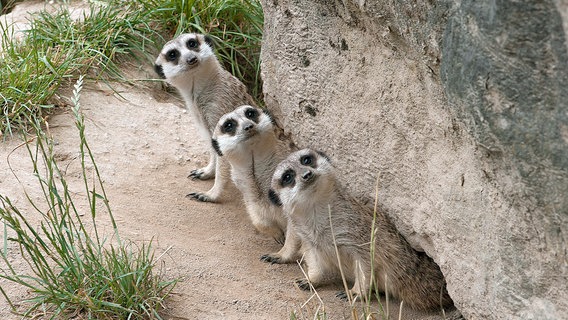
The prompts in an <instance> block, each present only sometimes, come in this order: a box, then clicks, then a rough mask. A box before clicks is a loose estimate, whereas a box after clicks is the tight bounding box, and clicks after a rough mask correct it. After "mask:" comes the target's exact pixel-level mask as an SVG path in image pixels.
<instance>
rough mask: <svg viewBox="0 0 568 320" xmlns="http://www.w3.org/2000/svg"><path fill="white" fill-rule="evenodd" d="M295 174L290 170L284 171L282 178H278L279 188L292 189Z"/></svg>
mask: <svg viewBox="0 0 568 320" xmlns="http://www.w3.org/2000/svg"><path fill="white" fill-rule="evenodd" d="M295 178H296V172H294V170H292V169H288V170H286V171H285V172H284V173H283V174H282V177H280V186H282V187H288V186H290V187H293V186H294V184H295Z"/></svg>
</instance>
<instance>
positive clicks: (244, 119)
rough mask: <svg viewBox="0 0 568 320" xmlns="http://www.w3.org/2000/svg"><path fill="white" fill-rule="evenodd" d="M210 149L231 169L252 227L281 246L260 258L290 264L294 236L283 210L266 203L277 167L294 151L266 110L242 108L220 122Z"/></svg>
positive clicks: (293, 257) (294, 251)
mask: <svg viewBox="0 0 568 320" xmlns="http://www.w3.org/2000/svg"><path fill="white" fill-rule="evenodd" d="M211 142H212V145H213V148H214V149H215V150H216V151H217V154H218V155H219V157H221V158H222V159H225V160H226V161H228V162H229V164H230V166H231V178H232V180H233V182H234V183H235V186H237V188H238V189H239V190H240V191H241V193H242V195H243V200H244V203H245V206H246V209H247V212H248V215H249V217H250V219H251V221H252V224H253V225H254V227H255V228H256V229H257V230H258V231H259V232H261V233H263V234H266V235H268V236H270V237H273V238H274V239H276V241H278V242H279V243H283V244H284V246H283V247H282V249H281V250H280V251H279V252H277V253H272V254H266V255H263V256H262V257H261V259H262V260H263V261H266V262H278V263H287V262H293V261H295V260H296V258H299V256H297V253H298V244H299V243H298V241H297V236H296V233H295V232H292V230H291V229H290V228H289V227H288V221H287V218H286V216H285V215H284V213H283V212H282V209H281V208H280V207H277V206H274V205H272V204H271V203H270V200H269V199H268V190H269V189H270V183H271V181H272V174H273V173H274V170H275V169H276V166H277V165H278V164H279V163H280V162H281V161H282V160H284V159H286V157H287V156H288V155H289V154H290V152H292V151H294V150H296V147H295V146H294V143H293V142H292V141H291V139H290V138H289V137H287V136H286V135H284V132H283V130H282V128H280V126H278V125H277V124H276V122H275V120H274V118H273V117H272V116H271V115H270V114H269V113H268V111H267V110H265V109H260V108H256V107H253V106H250V105H244V106H241V107H239V108H237V109H235V110H234V111H232V112H230V113H227V114H225V115H223V116H222V117H221V119H219V122H218V124H217V126H216V127H215V131H214V132H213V138H212V140H211Z"/></svg>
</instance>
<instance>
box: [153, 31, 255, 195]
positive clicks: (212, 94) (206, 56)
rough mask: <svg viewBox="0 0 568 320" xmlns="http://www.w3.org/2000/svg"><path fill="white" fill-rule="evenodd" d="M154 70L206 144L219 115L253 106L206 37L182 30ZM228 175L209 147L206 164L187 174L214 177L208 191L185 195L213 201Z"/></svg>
mask: <svg viewBox="0 0 568 320" xmlns="http://www.w3.org/2000/svg"><path fill="white" fill-rule="evenodd" d="M154 70H155V71H156V73H157V74H158V75H159V76H160V77H162V78H163V79H165V80H166V82H168V83H169V84H171V85H172V86H174V87H175V88H176V89H177V90H178V91H179V93H180V95H181V96H182V98H183V99H184V100H185V105H186V108H187V110H188V111H189V113H190V114H191V115H192V116H193V119H194V121H195V123H196V125H197V128H198V131H199V132H200V134H201V136H202V139H204V140H205V141H207V143H208V144H209V142H210V141H211V135H212V133H213V130H214V129H215V126H216V125H217V122H218V121H219V118H221V116H222V115H224V114H225V113H227V112H230V111H232V110H234V109H235V108H236V107H237V106H240V105H243V104H247V105H254V101H253V99H252V97H251V96H250V95H249V94H248V93H247V88H246V87H245V85H244V84H243V83H242V82H241V81H239V80H238V79H237V78H236V77H234V76H233V75H232V74H230V73H229V72H228V71H226V70H225V69H223V67H222V66H221V64H220V63H219V61H218V60H217V57H216V56H215V53H214V51H213V41H212V39H211V38H210V37H209V36H206V35H203V34H196V33H185V34H181V35H179V36H178V37H176V38H175V39H173V40H171V41H169V42H167V43H166V44H165V45H164V47H163V48H162V51H161V52H160V54H159V55H158V58H157V59H156V62H155V63H154ZM228 175H229V167H228V165H227V164H226V163H223V161H219V159H217V153H216V152H215V151H214V150H213V149H211V150H210V156H209V162H208V164H207V166H205V167H203V168H200V169H195V170H192V171H191V173H190V174H189V176H190V177H191V178H193V179H200V180H207V179H211V178H213V177H215V183H214V184H213V187H212V188H211V189H210V190H209V191H207V192H192V193H190V194H188V197H191V198H193V199H196V200H199V201H211V202H215V201H217V200H218V199H219V197H220V195H221V192H222V191H223V189H224V186H225V183H226V181H227V179H228Z"/></svg>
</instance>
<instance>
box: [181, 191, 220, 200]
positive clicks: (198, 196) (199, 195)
mask: <svg viewBox="0 0 568 320" xmlns="http://www.w3.org/2000/svg"><path fill="white" fill-rule="evenodd" d="M186 197H188V198H190V199H192V200H197V201H201V202H215V199H213V198H211V197H210V196H208V195H207V194H205V193H201V192H191V193H188V194H187V195H186Z"/></svg>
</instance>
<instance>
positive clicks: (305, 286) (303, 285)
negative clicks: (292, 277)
mask: <svg viewBox="0 0 568 320" xmlns="http://www.w3.org/2000/svg"><path fill="white" fill-rule="evenodd" d="M296 285H298V288H300V289H302V290H304V291H310V290H311V289H312V286H310V282H309V281H308V280H307V279H298V280H296Z"/></svg>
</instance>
